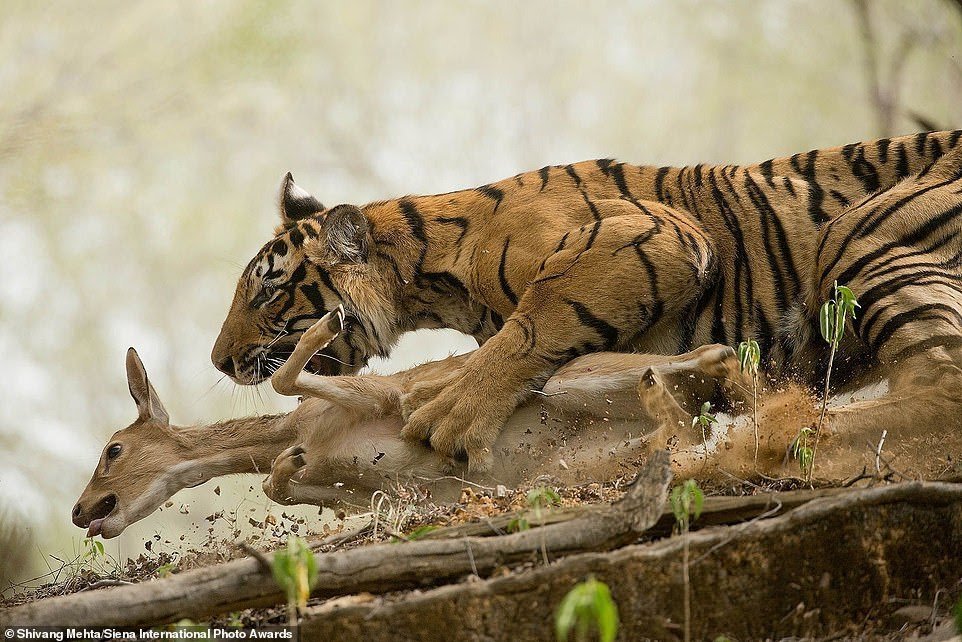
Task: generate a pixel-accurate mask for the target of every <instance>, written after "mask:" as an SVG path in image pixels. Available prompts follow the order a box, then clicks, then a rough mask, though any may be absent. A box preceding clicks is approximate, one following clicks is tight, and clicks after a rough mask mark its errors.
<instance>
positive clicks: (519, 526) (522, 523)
mask: <svg viewBox="0 0 962 642" xmlns="http://www.w3.org/2000/svg"><path fill="white" fill-rule="evenodd" d="M529 528H531V524H529V523H528V520H527V519H525V517H524V516H523V515H521V516H519V517H515V518H514V519H512V520H511V521H510V522H508V532H509V533H520V532H521V531H526V530H528V529H529Z"/></svg>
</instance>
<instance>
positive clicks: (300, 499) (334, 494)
mask: <svg viewBox="0 0 962 642" xmlns="http://www.w3.org/2000/svg"><path fill="white" fill-rule="evenodd" d="M314 459H315V458H314V457H312V456H311V453H310V452H308V451H307V450H306V449H305V448H304V445H303V444H298V445H296V446H291V447H290V448H288V449H287V450H285V451H284V452H282V453H281V454H279V455H278V456H277V458H276V459H274V464H273V466H271V473H270V475H268V476H267V478H266V479H265V480H264V482H263V484H262V488H263V489H264V494H265V495H267V496H268V497H269V498H270V499H272V500H273V501H275V502H277V503H278V504H283V505H285V506H290V505H293V504H309V505H314V506H321V507H325V506H326V507H331V506H334V505H345V506H353V505H357V496H355V495H354V494H352V493H351V491H350V490H349V489H347V488H345V487H343V486H342V487H338V486H335V485H332V484H331V483H329V482H330V480H329V477H330V475H320V477H321V478H323V481H321V480H318V479H314V478H313V477H318V475H317V472H318V468H319V467H320V466H321V462H318V461H312V460H314ZM312 464H313V466H312ZM312 473H314V475H312ZM361 497H362V499H363V497H364V496H363V495H362V496H361Z"/></svg>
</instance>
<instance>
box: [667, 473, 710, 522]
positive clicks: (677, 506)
mask: <svg viewBox="0 0 962 642" xmlns="http://www.w3.org/2000/svg"><path fill="white" fill-rule="evenodd" d="M669 501H670V503H671V512H672V513H674V515H675V522H676V523H677V525H678V530H679V531H680V532H682V533H687V532H688V527H689V526H690V525H691V520H692V519H698V517H699V516H700V515H701V509H702V507H703V506H704V505H705V493H703V492H702V490H701V488H699V486H698V482H696V481H695V480H694V479H687V480H685V483H684V484H681V485H680V486H675V487H674V488H672V489H671V498H670V500H669Z"/></svg>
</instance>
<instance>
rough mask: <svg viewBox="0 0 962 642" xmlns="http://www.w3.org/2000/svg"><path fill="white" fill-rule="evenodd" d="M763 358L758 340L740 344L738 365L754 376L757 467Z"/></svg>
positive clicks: (753, 401) (756, 459)
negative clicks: (759, 377)
mask: <svg viewBox="0 0 962 642" xmlns="http://www.w3.org/2000/svg"><path fill="white" fill-rule="evenodd" d="M761 360H762V349H761V348H760V347H758V341H755V340H754V339H749V340H748V341H742V342H741V343H739V344H738V365H739V367H740V368H741V371H742V372H747V373H748V374H749V375H750V376H751V378H752V425H753V426H754V428H755V468H756V469H757V468H758V365H759V364H760V363H761Z"/></svg>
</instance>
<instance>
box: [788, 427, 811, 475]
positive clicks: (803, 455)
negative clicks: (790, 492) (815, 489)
mask: <svg viewBox="0 0 962 642" xmlns="http://www.w3.org/2000/svg"><path fill="white" fill-rule="evenodd" d="M814 434H815V431H814V430H812V429H811V428H809V427H807V426H806V427H805V428H802V429H801V430H799V431H798V437H796V438H795V440H794V441H793V442H792V445H791V453H792V457H793V458H794V459H797V460H798V468H799V469H800V470H801V471H802V474H803V475H805V476H806V477H808V475H809V473H810V470H811V467H812V464H813V463H814V462H815V449H814V448H812V447H811V446H809V444H808V439H809V437H811V436H812V435H814Z"/></svg>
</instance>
